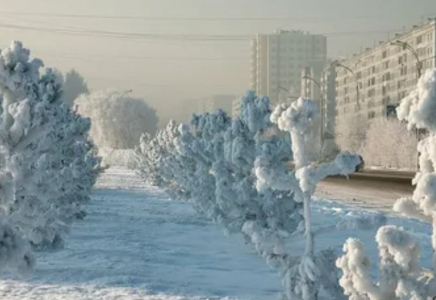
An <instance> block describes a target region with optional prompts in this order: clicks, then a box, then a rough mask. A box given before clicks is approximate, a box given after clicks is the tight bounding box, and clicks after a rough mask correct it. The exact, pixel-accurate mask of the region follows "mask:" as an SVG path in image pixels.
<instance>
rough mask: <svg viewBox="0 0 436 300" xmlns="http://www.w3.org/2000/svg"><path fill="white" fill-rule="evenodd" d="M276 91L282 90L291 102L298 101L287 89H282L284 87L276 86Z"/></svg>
mask: <svg viewBox="0 0 436 300" xmlns="http://www.w3.org/2000/svg"><path fill="white" fill-rule="evenodd" d="M277 90H284V91H285V92H286V93H288V97H289V99H291V100H296V99H298V97H297V96H292V94H291V92H290V91H289V90H288V89H287V88H284V87H282V86H280V85H278V86H277Z"/></svg>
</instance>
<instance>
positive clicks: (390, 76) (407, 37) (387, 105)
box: [335, 20, 436, 121]
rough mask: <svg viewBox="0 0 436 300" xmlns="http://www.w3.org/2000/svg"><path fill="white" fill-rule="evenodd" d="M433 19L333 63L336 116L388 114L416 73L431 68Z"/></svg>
mask: <svg viewBox="0 0 436 300" xmlns="http://www.w3.org/2000/svg"><path fill="white" fill-rule="evenodd" d="M435 51H436V22H435V20H430V21H429V22H427V23H425V24H423V25H420V26H414V27H413V28H412V29H411V30H409V31H407V32H405V33H402V34H396V35H395V37H394V38H392V39H390V40H387V41H383V42H380V43H379V44H378V45H377V46H375V47H373V48H367V49H366V50H365V51H364V52H362V53H360V54H357V55H354V56H353V57H351V58H349V59H345V60H342V61H340V62H339V63H338V64H336V70H335V72H336V118H337V121H338V120H339V119H345V118H349V117H352V116H354V115H357V114H359V117H362V118H363V119H367V120H370V119H373V118H376V117H382V116H385V117H386V116H390V115H394V114H395V113H396V111H395V108H396V107H397V106H398V104H399V103H400V102H401V100H402V99H403V98H404V97H405V96H406V95H408V93H410V91H411V90H413V89H414V88H415V86H416V83H417V80H418V77H419V74H422V73H424V72H425V70H426V69H431V68H435V67H436V65H435V56H436V52H435Z"/></svg>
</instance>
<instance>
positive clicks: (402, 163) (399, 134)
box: [359, 118, 418, 170]
mask: <svg viewBox="0 0 436 300" xmlns="http://www.w3.org/2000/svg"><path fill="white" fill-rule="evenodd" d="M417 144H418V139H417V137H416V134H415V132H414V131H408V130H407V126H406V125H405V124H404V123H401V122H400V121H398V120H396V119H392V118H390V119H386V118H377V119H374V120H372V121H371V123H370V125H369V128H368V131H367V133H366V139H365V141H364V144H363V145H362V148H361V149H360V151H359V153H360V154H361V155H362V156H363V158H364V160H365V165H366V166H372V167H382V168H385V169H389V168H391V169H408V170H416V164H417V151H416V146H417Z"/></svg>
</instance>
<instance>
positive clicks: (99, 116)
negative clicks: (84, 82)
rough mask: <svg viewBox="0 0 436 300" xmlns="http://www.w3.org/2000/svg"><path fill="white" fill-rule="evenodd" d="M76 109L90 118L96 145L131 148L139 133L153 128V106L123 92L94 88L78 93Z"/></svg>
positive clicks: (154, 111)
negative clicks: (91, 91)
mask: <svg viewBox="0 0 436 300" xmlns="http://www.w3.org/2000/svg"><path fill="white" fill-rule="evenodd" d="M75 104H77V106H78V110H79V113H81V114H82V115H84V116H87V117H89V118H91V120H92V126H91V137H92V138H93V140H94V142H95V144H96V145H97V146H98V147H99V148H100V149H103V150H104V149H111V150H112V149H133V148H134V147H135V146H136V145H138V141H139V138H140V136H141V134H142V133H144V132H148V133H150V134H151V135H153V134H155V132H156V130H157V123H158V117H157V115H156V110H155V109H153V108H152V107H150V106H149V105H148V104H147V103H145V101H144V100H143V99H140V98H134V97H131V96H129V95H128V94H127V93H125V92H116V91H97V92H93V93H91V94H89V95H82V96H80V97H79V98H78V99H77V100H76V102H75Z"/></svg>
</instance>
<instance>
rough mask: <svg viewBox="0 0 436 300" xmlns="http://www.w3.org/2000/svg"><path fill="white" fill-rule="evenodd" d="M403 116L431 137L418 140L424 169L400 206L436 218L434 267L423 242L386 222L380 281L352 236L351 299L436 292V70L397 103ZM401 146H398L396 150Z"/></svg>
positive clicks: (347, 259)
mask: <svg viewBox="0 0 436 300" xmlns="http://www.w3.org/2000/svg"><path fill="white" fill-rule="evenodd" d="M397 115H398V118H399V119H400V120H401V121H407V122H408V128H409V130H413V129H414V127H416V128H419V129H425V130H427V131H428V133H429V134H428V136H427V137H426V138H425V139H423V140H421V141H420V142H419V143H418V152H419V154H420V159H419V169H418V172H417V174H416V176H415V178H414V180H413V183H414V185H415V186H416V188H415V191H414V193H413V196H412V198H401V199H399V200H398V201H397V202H396V203H395V205H394V210H395V211H397V212H400V213H402V214H404V215H405V216H408V217H416V216H418V215H419V214H423V215H425V216H427V217H429V218H431V219H432V223H433V236H432V246H433V265H432V266H429V269H431V271H428V270H426V269H425V268H423V267H421V266H420V265H419V256H420V247H419V245H418V244H417V242H416V241H415V239H414V237H413V236H412V235H410V234H409V233H407V232H406V231H404V230H403V229H402V228H397V227H394V226H384V227H381V228H380V229H379V231H378V233H377V236H376V241H377V243H378V246H379V257H380V262H379V269H380V275H379V282H378V283H374V282H372V278H371V277H370V276H369V272H368V271H369V270H368V269H369V259H368V258H367V257H366V256H365V254H364V247H363V245H362V243H361V242H360V241H359V240H357V239H349V240H348V241H347V242H346V243H345V246H344V252H345V254H344V256H343V257H342V258H340V259H338V261H337V266H338V267H339V268H340V269H342V271H343V276H342V278H341V280H340V284H341V286H342V287H343V288H344V290H345V294H346V295H347V296H349V299H353V300H355V299H369V300H398V299H412V300H421V299H422V300H424V299H434V297H436V280H435V273H434V272H435V270H436V188H435V187H436V172H435V171H436V147H435V145H436V118H435V117H434V116H435V115H436V70H428V71H427V72H426V73H425V74H424V75H423V76H422V77H421V78H420V80H419V82H418V85H417V88H416V89H415V90H414V91H412V92H411V93H410V95H409V96H408V97H406V98H405V99H403V101H402V102H401V104H400V106H399V107H398V108H397ZM396 150H398V149H396Z"/></svg>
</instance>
